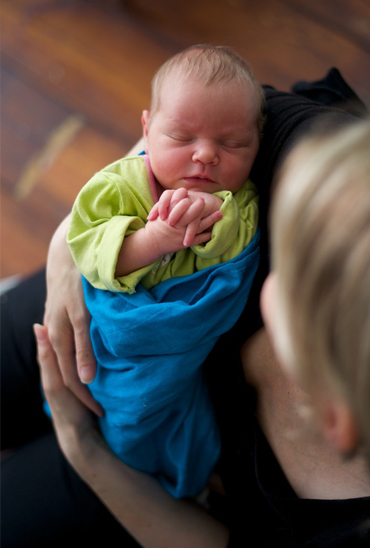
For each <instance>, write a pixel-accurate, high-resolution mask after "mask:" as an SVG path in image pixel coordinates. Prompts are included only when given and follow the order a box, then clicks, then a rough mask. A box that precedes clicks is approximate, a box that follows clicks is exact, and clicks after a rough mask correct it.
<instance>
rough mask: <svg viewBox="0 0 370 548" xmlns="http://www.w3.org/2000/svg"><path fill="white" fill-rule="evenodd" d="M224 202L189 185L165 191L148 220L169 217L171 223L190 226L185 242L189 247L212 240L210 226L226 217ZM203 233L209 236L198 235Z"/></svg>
mask: <svg viewBox="0 0 370 548" xmlns="http://www.w3.org/2000/svg"><path fill="white" fill-rule="evenodd" d="M221 204H222V200H221V199H220V198H218V197H217V196H213V195H212V194H208V193H206V192H197V191H191V190H189V191H188V190H186V189H185V188H179V189H177V190H165V191H164V192H163V193H162V195H161V197H160V199H159V201H158V202H157V203H156V204H155V206H154V207H153V208H152V209H151V211H150V213H149V215H148V220H149V221H153V220H155V219H157V218H158V217H159V218H160V219H162V220H167V222H168V224H169V226H172V227H186V231H185V236H184V241H183V244H184V246H185V247H189V246H190V245H197V244H199V243H205V242H206V241H209V239H210V237H211V231H209V229H210V228H211V227H212V226H213V225H214V223H215V222H217V221H219V220H220V219H221V218H222V212H221V211H220V207H221ZM205 231H208V232H206V233H205ZM202 233H203V235H204V234H207V238H206V239H204V237H202V238H201V239H200V238H199V237H197V236H199V234H202Z"/></svg>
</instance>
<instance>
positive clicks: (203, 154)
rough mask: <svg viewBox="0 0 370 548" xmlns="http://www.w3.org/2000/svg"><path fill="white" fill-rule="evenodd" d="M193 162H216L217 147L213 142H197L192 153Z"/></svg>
mask: <svg viewBox="0 0 370 548" xmlns="http://www.w3.org/2000/svg"><path fill="white" fill-rule="evenodd" d="M193 162H202V164H214V165H216V164H217V163H218V147H217V145H216V144H215V143H210V142H202V143H199V144H198V145H197V147H196V149H195V151H194V153H193Z"/></svg>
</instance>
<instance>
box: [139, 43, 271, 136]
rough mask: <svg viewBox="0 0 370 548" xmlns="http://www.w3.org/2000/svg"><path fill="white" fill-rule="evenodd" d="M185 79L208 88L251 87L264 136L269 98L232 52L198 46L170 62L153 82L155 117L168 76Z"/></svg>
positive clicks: (222, 47)
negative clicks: (229, 83)
mask: <svg viewBox="0 0 370 548" xmlns="http://www.w3.org/2000/svg"><path fill="white" fill-rule="evenodd" d="M170 75H171V76H172V77H173V78H174V79H175V78H176V76H179V75H181V76H182V77H183V76H185V77H186V78H189V79H191V80H192V81H193V82H196V83H201V84H202V85H204V86H205V87H209V86H212V85H213V84H221V85H222V84H227V83H228V82H231V81H236V82H238V83H240V84H247V85H248V86H249V87H250V88H251V90H252V91H253V92H254V93H255V97H256V103H257V104H256V107H257V115H258V129H259V134H260V136H261V135H262V129H263V125H264V122H265V102H266V101H265V95H264V92H263V89H262V86H261V84H260V83H259V82H258V80H257V79H256V77H255V76H254V73H253V70H252V68H251V67H250V65H249V64H248V63H247V62H246V61H245V60H244V59H243V58H242V57H241V56H240V55H239V54H238V53H237V52H236V51H234V50H233V49H232V48H229V47H226V46H211V45H204V44H198V45H195V46H191V47H189V48H187V49H185V50H183V51H181V52H180V53H177V54H176V55H174V56H173V57H171V58H170V59H168V61H166V62H165V63H164V64H163V65H162V66H161V67H160V68H159V69H158V71H157V72H156V74H155V75H154V78H153V80H152V100H151V107H150V112H151V116H153V115H154V114H155V112H157V111H158V109H159V107H160V98H161V94H160V92H161V89H162V85H163V82H164V81H165V79H167V78H168V76H170Z"/></svg>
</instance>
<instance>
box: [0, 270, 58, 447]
mask: <svg viewBox="0 0 370 548" xmlns="http://www.w3.org/2000/svg"><path fill="white" fill-rule="evenodd" d="M45 296H46V284H45V272H44V271H41V272H38V273H37V274H35V275H34V276H31V277H30V278H28V279H27V280H25V281H24V282H22V283H20V284H19V286H17V287H16V288H14V289H12V290H10V291H9V292H7V293H5V294H3V295H2V296H1V297H0V299H1V320H0V321H1V323H0V327H1V421H2V433H1V447H2V449H4V448H9V447H14V446H17V445H20V444H22V443H24V442H26V441H29V440H30V439H32V438H33V437H34V435H38V434H39V433H40V432H45V431H47V430H48V429H50V422H49V420H48V419H47V417H46V416H45V415H44V413H43V410H42V398H41V393H40V377H39V368H38V364H37V361H36V344H35V340H34V335H33V331H32V325H33V324H34V323H35V322H38V323H40V322H42V318H43V313H44V303H45Z"/></svg>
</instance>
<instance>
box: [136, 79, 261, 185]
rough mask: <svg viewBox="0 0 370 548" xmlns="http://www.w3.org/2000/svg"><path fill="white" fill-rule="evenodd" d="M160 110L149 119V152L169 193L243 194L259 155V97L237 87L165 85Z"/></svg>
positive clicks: (145, 123)
mask: <svg viewBox="0 0 370 548" xmlns="http://www.w3.org/2000/svg"><path fill="white" fill-rule="evenodd" d="M160 93H161V95H160V106H159V108H158V110H157V111H156V112H155V113H154V116H152V117H151V118H149V112H148V111H144V113H143V127H144V139H145V149H146V152H147V153H148V154H150V161H151V166H152V169H153V173H154V175H155V177H156V179H157V180H158V182H159V183H160V184H161V186H162V187H163V188H165V189H176V188H180V187H185V188H187V189H193V190H194V189H196V190H200V191H202V192H209V193H214V192H218V191H220V190H230V191H231V192H232V193H235V192H237V191H238V190H239V189H240V188H241V187H242V186H243V184H244V183H245V181H246V180H247V178H248V176H249V172H250V170H251V167H252V165H253V162H254V159H255V157H256V154H257V151H258V144H259V139H258V125H257V115H258V113H257V106H256V98H255V94H254V92H252V91H251V88H250V87H249V86H248V85H247V84H245V85H241V84H238V83H236V82H231V83H227V84H225V85H223V86H221V85H212V86H210V87H208V88H205V87H204V86H202V85H201V84H196V83H192V82H188V83H186V82H180V83H178V82H177V83H176V84H175V85H173V84H172V85H171V82H164V84H163V86H162V90H161V92H160Z"/></svg>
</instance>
